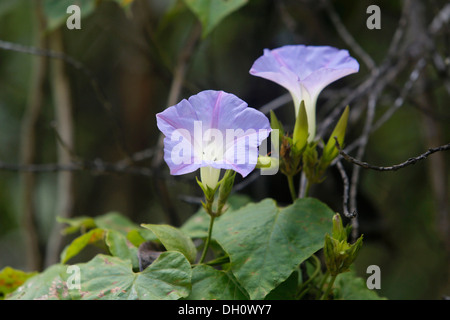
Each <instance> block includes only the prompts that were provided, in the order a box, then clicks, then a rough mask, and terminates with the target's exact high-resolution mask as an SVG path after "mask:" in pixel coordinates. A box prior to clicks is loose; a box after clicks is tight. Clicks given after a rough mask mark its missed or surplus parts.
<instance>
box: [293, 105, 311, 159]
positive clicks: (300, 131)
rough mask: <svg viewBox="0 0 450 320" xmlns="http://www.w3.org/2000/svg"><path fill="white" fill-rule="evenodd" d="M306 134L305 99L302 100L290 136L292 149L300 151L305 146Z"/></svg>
mask: <svg viewBox="0 0 450 320" xmlns="http://www.w3.org/2000/svg"><path fill="white" fill-rule="evenodd" d="M308 135H309V134H308V117H307V115H306V107H305V101H303V100H302V102H301V103H300V109H299V111H298V115H297V118H296V120H295V126H294V133H293V136H292V138H293V146H294V149H296V150H297V151H298V152H301V151H302V150H303V149H304V148H305V147H306V144H307V142H308Z"/></svg>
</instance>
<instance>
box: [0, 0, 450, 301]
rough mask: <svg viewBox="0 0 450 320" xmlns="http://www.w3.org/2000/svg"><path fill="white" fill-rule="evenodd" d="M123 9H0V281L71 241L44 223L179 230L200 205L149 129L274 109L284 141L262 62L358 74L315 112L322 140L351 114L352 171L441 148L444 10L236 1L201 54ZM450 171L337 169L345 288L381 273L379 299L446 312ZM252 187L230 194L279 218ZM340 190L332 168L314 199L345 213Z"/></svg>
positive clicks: (110, 4)
mask: <svg viewBox="0 0 450 320" xmlns="http://www.w3.org/2000/svg"><path fill="white" fill-rule="evenodd" d="M56 2H58V1H56ZM125 2H127V1H122V0H113V1H110V0H103V1H94V0H79V1H60V2H59V4H58V3H56V4H55V1H53V2H52V1H51V0H50V1H48V0H43V1H38V0H36V1H35V0H0V40H1V41H3V42H0V169H1V170H0V269H1V268H3V267H5V266H12V267H14V268H17V269H22V270H42V269H43V268H45V267H47V266H48V265H49V264H52V263H55V262H57V261H58V257H59V252H60V250H61V248H62V247H63V246H64V245H65V243H67V241H70V239H71V238H70V236H68V237H61V236H60V229H59V226H60V224H58V223H57V222H56V219H55V217H56V216H57V215H58V216H65V217H78V216H98V215H101V214H105V213H107V212H111V211H117V212H120V213H122V214H124V215H125V216H127V217H129V218H130V219H131V220H132V221H134V222H136V223H137V224H140V223H170V224H173V225H177V226H179V225H181V224H182V223H183V222H184V221H185V220H186V219H187V218H188V217H189V216H191V215H192V214H193V213H195V212H196V211H197V210H198V208H199V200H200V199H201V198H200V197H201V192H200V191H201V190H200V189H199V188H198V186H197V185H196V183H195V180H194V177H195V174H191V175H186V176H180V177H172V176H170V175H169V173H168V168H167V166H166V165H165V163H164V162H163V161H161V158H160V155H161V154H160V151H161V149H160V147H159V146H160V145H158V143H159V141H160V133H159V131H158V129H157V127H156V118H155V114H156V113H157V112H160V111H162V110H164V108H166V107H167V106H169V105H171V104H175V103H177V102H178V101H179V100H181V99H182V98H188V97H189V96H190V95H192V94H196V93H198V92H199V91H201V90H206V89H215V90H224V91H227V92H230V93H234V94H235V95H237V96H238V97H240V98H242V99H243V100H245V101H247V102H248V104H249V105H250V106H252V107H254V108H257V109H262V110H263V111H267V110H268V109H269V108H271V107H273V108H275V112H276V114H277V116H278V117H279V119H280V120H281V121H282V122H283V123H285V126H286V127H287V128H292V126H293V122H292V118H293V106H292V102H290V100H289V97H287V99H284V98H286V94H287V93H286V90H285V89H284V88H282V87H279V86H278V85H276V84H275V83H272V82H270V81H267V80H264V79H261V78H257V77H252V76H250V75H249V72H248V71H249V70H250V67H251V65H252V63H253V61H254V60H255V59H257V58H258V57H259V56H260V55H262V53H263V49H264V48H271V49H272V48H276V47H279V46H282V45H286V44H307V45H330V46H335V47H337V48H341V49H348V50H349V51H350V54H351V55H352V56H353V57H355V58H356V59H357V60H358V61H359V62H360V65H361V69H360V71H359V73H357V74H354V75H351V76H348V77H346V78H343V79H341V80H339V81H337V82H335V83H333V84H332V85H330V86H328V87H327V88H326V89H325V90H324V91H323V92H322V94H321V95H320V98H319V101H318V107H317V108H318V109H317V112H318V122H319V132H322V133H323V137H324V138H327V137H328V134H329V133H330V131H331V129H332V127H333V125H334V123H335V121H336V119H337V117H336V116H337V115H339V114H336V113H334V114H333V110H336V109H338V108H342V107H343V106H345V105H343V103H349V104H350V110H351V111H350V112H351V113H350V122H349V125H348V128H347V137H346V145H347V147H348V149H347V150H348V153H349V154H351V155H353V156H355V157H357V158H360V159H362V160H364V161H367V162H369V163H371V164H374V165H378V166H389V165H393V164H397V163H401V162H403V161H405V160H407V159H408V158H410V157H414V156H417V155H419V154H421V153H423V152H425V151H426V150H428V149H429V148H432V147H437V146H440V145H444V144H446V143H448V142H449V140H450V132H449V129H450V128H449V125H448V124H449V120H450V112H449V94H450V73H449V72H450V51H449V49H450V38H449V35H450V29H449V17H450V6H449V4H448V2H447V1H438V0H434V1H432V0H430V1H419V0H411V1H387V0H383V1H370V2H369V1H361V0H336V1H331V0H330V1H323V0H321V1H318V0H315V1H309V0H277V1H275V0H249V1H246V3H244V5H243V6H241V7H239V8H237V10H235V11H234V12H232V13H230V14H229V15H228V16H226V17H225V18H224V19H223V20H222V21H220V23H219V24H218V25H217V26H216V27H215V28H214V29H213V30H212V31H211V32H210V33H209V34H207V36H206V37H202V36H201V28H199V22H198V19H197V17H196V16H195V15H194V14H193V13H192V11H190V10H189V8H187V7H186V6H185V5H184V3H183V1H169V0H134V1H132V2H131V3H130V4H129V5H125V6H123V5H124V4H126V3H125ZM243 2H245V1H243ZM71 3H73V4H79V5H80V7H81V8H82V9H83V10H85V11H86V14H85V15H83V17H82V19H81V30H69V29H68V28H67V27H66V24H65V19H67V17H68V16H69V14H66V12H65V8H67V4H71ZM369 5H377V6H378V7H379V8H380V12H381V16H380V17H381V28H380V29H369V28H368V27H367V26H366V21H367V19H368V18H369V17H370V16H371V13H367V11H366V10H367V8H368V6H369ZM61 10H63V12H62V13H61ZM85 11H83V12H85ZM61 16H62V18H61ZM58 18H59V19H60V20H58ZM61 19H62V20H61ZM58 21H59V22H58ZM11 44H16V45H24V46H27V47H26V48H22V47H14V46H13V45H11ZM30 47H31V48H30ZM38 48H40V49H42V50H43V51H40V50H38ZM50 50H51V51H50ZM49 52H58V53H62V52H63V53H64V55H63V56H62V55H59V56H56V57H55V56H53V57H51V54H48V53H49ZM72 58H73V59H74V60H70V59H72ZM78 62H79V63H81V64H79V63H78ZM280 97H281V98H280ZM283 97H284V98H283ZM269 103H270V104H269ZM268 104H269V105H268ZM338 110H339V109H338ZM340 110H342V109H340ZM321 123H322V126H321ZM328 124H329V125H328ZM449 156H450V155H449V154H448V152H438V153H435V154H433V155H431V156H430V157H429V158H427V159H426V160H425V161H419V162H418V163H416V164H415V165H414V166H408V167H406V168H404V169H401V170H398V171H389V172H378V171H371V170H366V169H355V168H356V167H355V166H354V165H352V164H350V163H348V162H345V161H341V164H342V165H343V168H344V170H345V172H346V173H347V175H348V178H349V180H350V184H351V185H350V199H349V206H350V209H354V210H356V212H357V213H358V220H357V221H358V223H359V227H358V229H357V231H358V233H362V234H364V246H363V249H362V251H361V254H360V256H359V258H358V259H357V261H356V270H357V273H358V274H359V275H360V276H362V277H363V278H366V277H367V276H368V275H367V274H366V269H367V267H368V266H369V265H372V264H375V265H378V266H380V268H381V290H379V293H380V295H382V296H385V297H387V298H390V299H441V298H443V297H445V296H450V278H449V274H450V263H449V261H450V260H449V257H450V239H449V237H450V229H449V219H450V218H449V215H450V212H449V202H448V199H449V191H448V190H449V187H450V186H449V170H448V167H449ZM58 162H59V164H58ZM44 164H45V165H47V166H42V165H44ZM68 164H72V166H69V165H68ZM66 165H67V166H66ZM68 169H70V170H68ZM30 171H34V172H30ZM256 174H257V173H255V174H253V175H251V176H249V177H248V178H247V179H245V180H242V179H240V178H239V177H238V179H237V181H236V188H237V189H236V192H238V193H241V194H245V195H248V196H249V197H251V198H252V200H253V201H259V200H261V199H263V198H266V197H272V198H274V199H276V200H277V201H278V202H279V203H280V204H287V203H288V202H289V192H288V189H287V183H286V180H285V178H284V177H283V176H282V175H280V174H278V175H276V176H262V177H258V176H256ZM342 181H343V180H342V177H341V174H340V173H339V171H338V170H337V169H336V167H332V168H330V169H329V171H328V173H327V180H326V181H325V182H323V183H322V184H320V185H317V186H314V188H313V189H312V190H311V195H312V196H314V197H317V198H318V199H320V200H322V201H323V202H325V203H327V204H328V205H329V206H330V207H331V208H332V209H333V210H335V211H337V212H343V205H342V194H343V191H344V187H343V182H342ZM355 227H356V225H355Z"/></svg>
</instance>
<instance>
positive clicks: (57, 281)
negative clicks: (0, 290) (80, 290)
mask: <svg viewBox="0 0 450 320" xmlns="http://www.w3.org/2000/svg"><path fill="white" fill-rule="evenodd" d="M66 271H67V266H65V265H62V264H55V265H53V266H51V267H49V268H47V269H46V270H45V271H44V272H42V273H40V274H38V275H36V276H34V277H32V278H30V279H28V280H27V281H26V282H25V283H24V284H23V285H22V286H20V287H19V288H18V289H17V290H16V291H14V292H13V293H12V294H10V295H9V296H8V297H7V299H8V300H68V299H70V296H69V292H68V288H67V285H66V282H65V281H64V280H63V279H62V278H61V274H64V273H66Z"/></svg>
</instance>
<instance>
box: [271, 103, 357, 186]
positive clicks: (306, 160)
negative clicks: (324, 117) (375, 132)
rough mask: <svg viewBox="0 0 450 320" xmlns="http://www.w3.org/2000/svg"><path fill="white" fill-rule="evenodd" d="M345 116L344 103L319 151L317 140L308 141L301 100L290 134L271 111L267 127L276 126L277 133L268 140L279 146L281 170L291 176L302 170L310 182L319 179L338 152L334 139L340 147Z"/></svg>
mask: <svg viewBox="0 0 450 320" xmlns="http://www.w3.org/2000/svg"><path fill="white" fill-rule="evenodd" d="M348 115H349V107H348V106H347V107H346V108H345V110H344V112H343V113H342V115H341V117H340V119H339V121H338V123H337V124H336V127H335V128H334V130H333V132H332V133H331V135H330V137H329V139H328V141H327V143H326V144H325V143H323V144H324V147H323V150H322V151H321V152H320V153H319V151H318V145H319V142H318V141H311V142H308V138H309V134H308V119H307V114H306V108H305V103H304V102H303V101H302V102H301V103H300V108H299V111H298V115H297V117H296V121H295V126H294V130H293V133H292V136H289V135H287V134H286V132H285V131H284V128H283V126H282V124H281V122H280V121H279V120H278V119H277V117H276V116H275V113H274V112H273V111H271V114H270V118H271V119H270V122H271V127H272V129H278V130H279V132H280V135H279V141H275V142H274V141H272V143H278V144H279V145H280V170H281V172H282V173H283V174H285V175H286V176H288V177H289V176H290V177H292V176H294V175H296V174H297V173H299V172H300V171H302V170H303V172H304V173H305V175H306V178H307V179H308V181H309V183H310V184H312V183H320V182H322V181H323V179H324V174H325V171H326V169H327V168H328V167H329V166H330V164H331V162H332V161H333V160H334V159H335V158H336V157H337V156H338V155H339V149H338V147H337V145H336V140H337V142H338V145H339V147H342V146H343V144H344V137H345V131H346V128H347V121H348Z"/></svg>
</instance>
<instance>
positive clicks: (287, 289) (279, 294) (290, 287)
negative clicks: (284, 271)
mask: <svg viewBox="0 0 450 320" xmlns="http://www.w3.org/2000/svg"><path fill="white" fill-rule="evenodd" d="M297 289H298V271H297V270H295V271H294V272H292V274H291V275H290V276H289V278H287V279H286V280H285V281H283V282H282V283H281V284H280V285H279V286H278V287H276V288H275V289H273V290H272V291H271V292H270V293H269V294H268V295H267V296H266V297H265V300H295V299H296V294H297Z"/></svg>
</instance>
